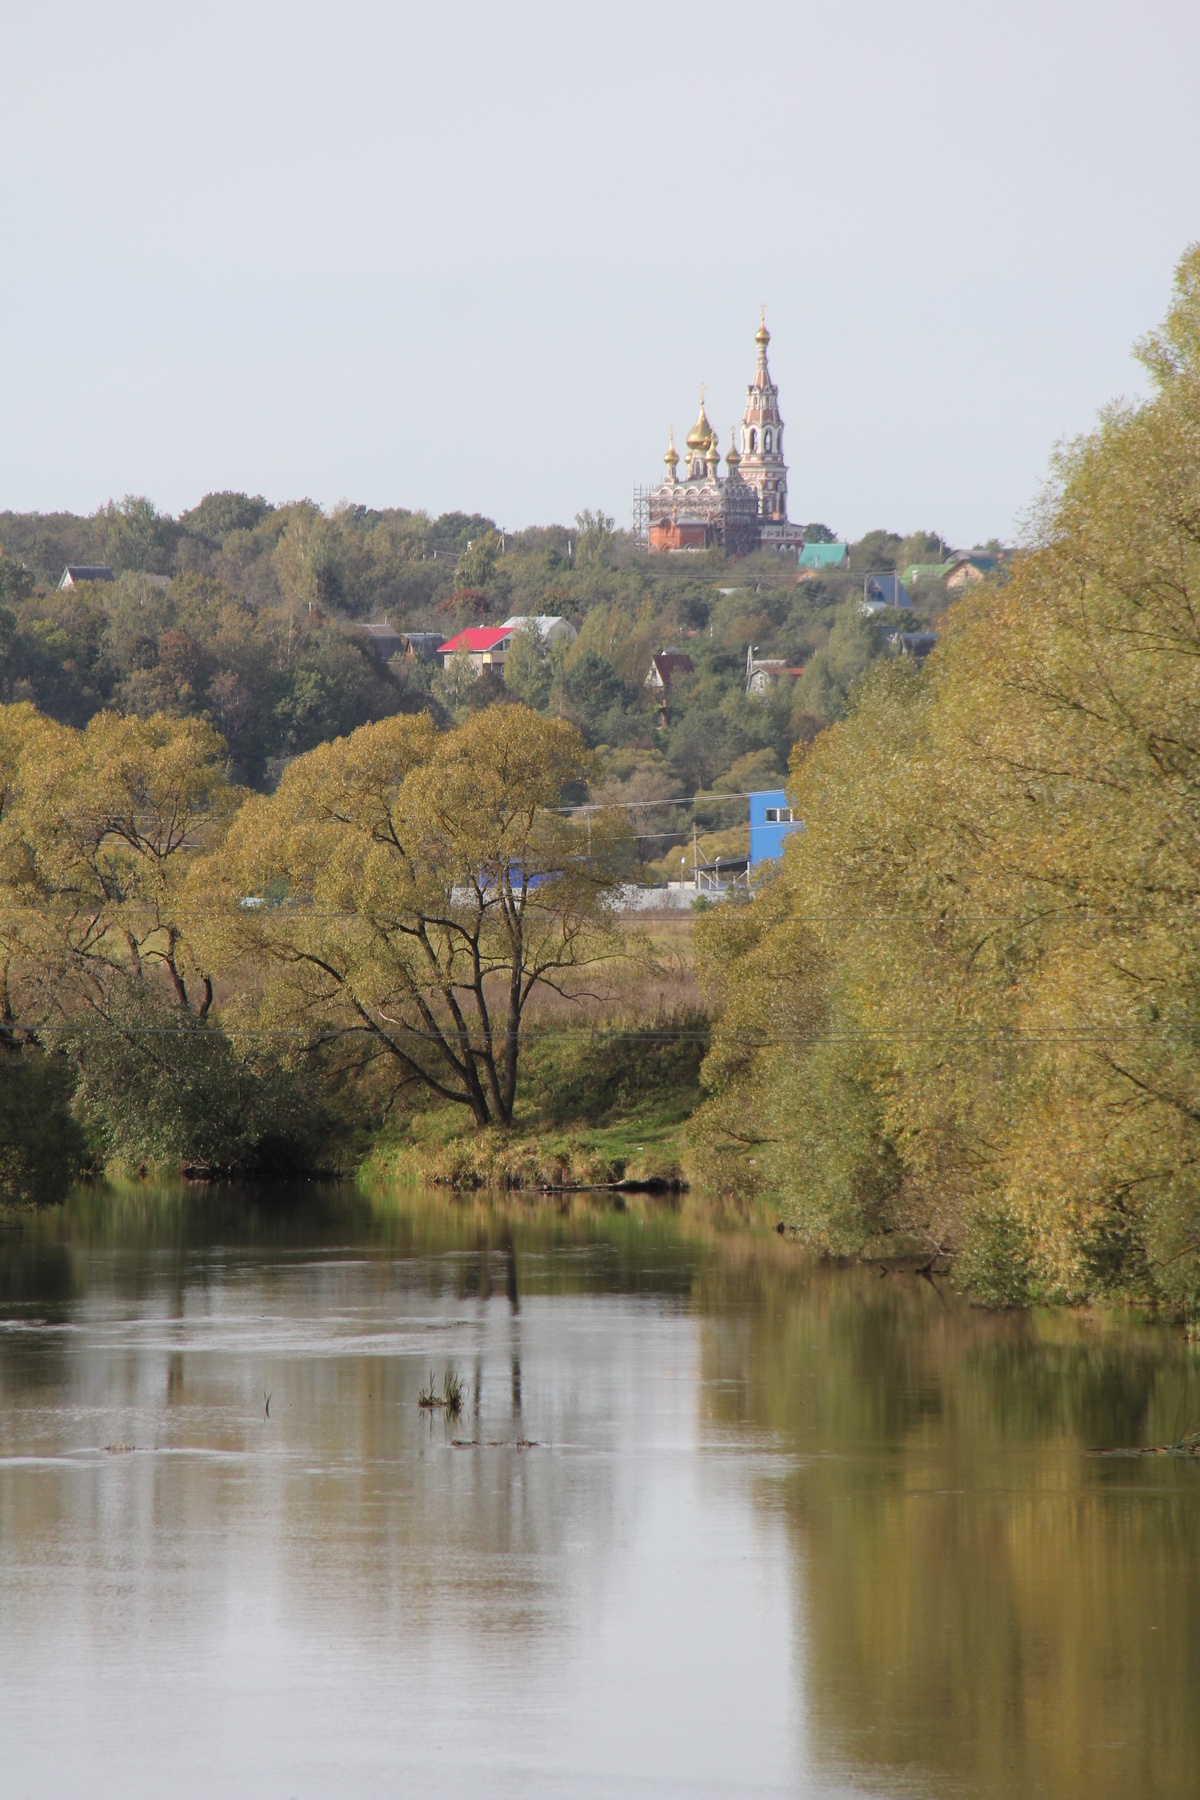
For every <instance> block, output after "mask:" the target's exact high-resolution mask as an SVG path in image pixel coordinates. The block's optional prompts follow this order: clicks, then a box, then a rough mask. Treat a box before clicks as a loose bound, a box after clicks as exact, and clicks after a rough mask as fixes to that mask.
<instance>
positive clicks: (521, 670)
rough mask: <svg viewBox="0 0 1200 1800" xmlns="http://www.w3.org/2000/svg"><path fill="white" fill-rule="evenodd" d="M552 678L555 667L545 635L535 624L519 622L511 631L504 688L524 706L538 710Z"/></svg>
mask: <svg viewBox="0 0 1200 1800" xmlns="http://www.w3.org/2000/svg"><path fill="white" fill-rule="evenodd" d="M553 681H554V670H553V666H552V664H551V661H550V653H549V651H548V649H547V647H546V640H545V638H544V637H543V636H542V634H541V632H540V630H539V629H538V627H537V626H536V625H533V624H530V625H522V626H521V628H520V630H518V631H516V632H514V633H513V640H512V643H511V644H510V646H509V651H508V655H507V657H506V658H505V660H504V685H505V687H506V688H509V689H511V691H512V692H513V693H514V694H515V695H516V696H517V699H518V700H523V701H524V702H525V705H526V706H531V707H533V709H534V710H535V711H536V712H540V711H541V710H542V709H543V708H544V707H545V706H547V705H548V704H549V700H550V689H551V686H552V685H553Z"/></svg>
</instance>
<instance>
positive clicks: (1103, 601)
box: [707, 249, 1200, 1306]
mask: <svg viewBox="0 0 1200 1800" xmlns="http://www.w3.org/2000/svg"><path fill="white" fill-rule="evenodd" d="M1141 353H1142V356H1143V360H1144V361H1145V362H1146V364H1147V366H1148V368H1149V369H1150V372H1151V374H1152V376H1153V379H1154V382H1155V390H1156V391H1155V393H1154V394H1153V396H1152V397H1151V398H1150V399H1149V400H1148V401H1147V402H1145V403H1143V404H1141V405H1136V406H1123V407H1114V408H1112V409H1110V410H1109V411H1108V412H1107V413H1106V414H1105V415H1104V416H1103V418H1102V420H1101V422H1100V424H1099V427H1098V428H1097V430H1096V431H1095V432H1093V433H1092V434H1091V435H1090V436H1088V437H1087V438H1085V439H1083V440H1082V441H1080V442H1079V443H1077V444H1075V445H1074V446H1071V447H1070V448H1069V449H1068V450H1067V451H1066V452H1065V453H1064V454H1063V455H1062V456H1061V458H1060V459H1059V461H1058V464H1057V466H1056V471H1055V480H1054V484H1053V486H1052V488H1051V490H1050V492H1049V494H1048V496H1047V499H1046V503H1045V506H1044V509H1043V514H1042V519H1041V530H1040V542H1039V543H1038V544H1037V545H1036V546H1035V547H1033V548H1032V549H1031V550H1030V551H1029V552H1028V553H1027V554H1026V555H1024V556H1023V557H1021V558H1020V559H1019V560H1018V562H1017V564H1016V566H1015V567H1014V569H1013V571H1012V574H1011V579H1009V580H1008V581H1006V582H1004V583H1002V584H998V585H995V586H993V587H991V588H990V589H987V590H985V591H984V592H982V593H980V594H978V595H976V596H973V597H971V598H970V599H967V600H965V601H963V602H962V603H960V604H959V606H957V607H956V608H954V609H953V610H952V612H951V614H950V615H949V618H948V621H947V629H946V632H945V634H944V638H943V641H942V643H941V644H939V646H938V648H937V650H936V651H935V652H934V655H933V656H932V657H931V658H930V659H929V663H928V665H927V667H926V668H925V670H924V671H921V672H916V671H914V670H912V669H911V668H908V667H896V666H892V667H890V668H883V669H878V670H875V671H872V672H870V673H868V675H867V676H866V677H865V678H864V679H863V681H862V682H861V684H860V686H859V688H858V690H857V692H856V695H855V696H854V700H853V704H852V707H851V712H850V716H849V717H848V718H847V719H846V720H845V721H844V722H843V723H841V724H839V725H837V726H835V727H834V728H833V729H832V730H830V731H829V732H827V733H825V734H824V735H823V736H822V737H821V738H819V739H818V740H817V742H816V744H815V745H814V746H813V748H812V749H811V751H810V752H809V753H808V754H807V755H806V756H805V757H804V759H803V761H802V762H800V763H799V764H798V766H797V767H796V769H795V770H794V775H793V783H792V798H793V803H794V804H795V805H796V806H797V807H798V808H799V809H800V811H801V813H802V814H803V816H804V818H805V820H806V822H807V830H806V831H805V832H804V833H803V834H797V836H796V837H795V838H794V839H793V840H792V841H791V843H790V845H789V848H788V851H787V854H786V856H785V858H784V866H783V869H782V872H781V875H780V879H779V883H778V892H777V893H776V894H775V895H774V896H773V897H772V899H771V901H770V906H771V908H773V909H774V912H775V913H776V914H779V915H781V916H782V920H783V922H782V923H781V922H779V921H778V920H777V921H776V922H772V921H771V920H769V919H767V918H766V916H765V915H764V929H763V933H762V934H761V941H760V943H759V945H758V946H757V947H756V951H755V954H756V955H757V956H758V957H759V958H760V960H761V959H762V957H763V955H764V953H765V952H769V951H770V950H771V947H772V945H777V944H778V943H779V942H780V941H781V939H780V934H781V932H782V931H784V930H785V929H791V928H794V926H795V925H796V924H798V923H799V924H803V926H804V927H805V930H806V933H807V940H806V941H809V942H810V943H811V945H812V954H813V958H814V959H815V960H811V961H810V963H809V964H808V965H807V966H808V967H810V968H811V969H812V970H813V971H815V974H814V976H813V979H815V980H816V981H817V983H818V987H819V996H820V1007H819V1010H820V1014H821V1017H820V1022H819V1023H817V1024H816V1025H814V1027H813V1028H812V1029H810V1030H808V1031H806V1032H804V1033H791V1032H790V1031H789V1029H788V1024H787V1019H786V1016H785V1013H786V1009H785V1008H784V1007H783V1003H782V1001H781V999H780V993H779V990H778V987H776V988H774V989H770V990H769V991H767V992H765V993H764V994H763V996H762V1001H761V1005H760V1009H759V1012H758V1015H757V1016H756V1019H755V1021H754V1023H755V1026H756V1029H757V1030H758V1033H759V1038H760V1047H759V1048H758V1049H754V1048H753V1046H752V1047H751V1052H750V1066H749V1068H748V1069H739V1068H738V1067H737V1066H736V1063H731V1062H730V1061H729V1058H728V1056H726V1057H725V1061H724V1062H722V1060H721V1056H720V1055H715V1056H714V1059H713V1062H712V1064H711V1070H710V1074H711V1079H712V1080H713V1082H714V1084H715V1090H716V1091H715V1097H714V1101H713V1103H712V1105H711V1106H710V1108H709V1112H708V1115H707V1116H708V1119H709V1122H710V1125H711V1126H712V1128H713V1129H714V1130H716V1131H718V1133H719V1131H720V1129H721V1121H722V1119H724V1120H726V1121H728V1120H729V1119H730V1118H732V1117H733V1116H735V1115H736V1114H737V1111H738V1100H739V1095H740V1094H742V1093H744V1094H745V1095H746V1097H747V1101H748V1105H747V1108H746V1110H745V1114H744V1119H745V1121H746V1124H745V1127H744V1128H745V1129H746V1130H747V1135H750V1131H749V1127H750V1125H753V1126H754V1127H755V1130H756V1131H757V1134H758V1136H759V1137H760V1138H761V1140H762V1148H761V1151H760V1152H758V1155H759V1157H760V1159H761V1161H762V1162H763V1163H765V1164H766V1165H767V1166H768V1167H771V1168H772V1169H773V1172H774V1174H775V1177H776V1179H777V1180H778V1182H779V1184H780V1187H781V1191H783V1192H784V1193H785V1195H786V1196H788V1197H789V1198H790V1202H791V1205H792V1207H793V1210H794V1216H795V1217H796V1218H797V1220H798V1221H799V1222H801V1223H803V1224H804V1226H805V1228H806V1229H807V1230H809V1231H810V1232H811V1233H812V1235H814V1236H815V1237H818V1238H824V1240H825V1241H835V1242H836V1243H837V1244H838V1247H850V1246H851V1245H852V1244H854V1243H855V1242H856V1241H857V1243H858V1244H859V1245H860V1246H861V1245H862V1244H864V1243H866V1242H868V1241H869V1240H871V1239H872V1238H873V1237H876V1238H877V1237H878V1236H879V1235H880V1234H883V1235H887V1234H888V1233H893V1234H894V1233H896V1232H905V1233H908V1234H909V1235H910V1236H912V1237H914V1238H916V1239H917V1240H918V1241H919V1242H921V1243H922V1244H923V1245H925V1246H926V1247H927V1248H928V1249H930V1250H931V1251H939V1250H947V1251H951V1252H957V1253H961V1256H962V1265H961V1266H962V1267H963V1268H964V1269H965V1270H966V1271H968V1272H969V1273H970V1276H971V1278H972V1279H973V1280H974V1281H975V1282H976V1283H977V1284H978V1285H979V1286H980V1287H981V1288H982V1289H983V1290H984V1291H985V1292H988V1293H990V1294H991V1295H992V1296H993V1297H995V1298H998V1299H999V1298H1013V1297H1019V1296H1020V1294H1022V1293H1034V1292H1042V1293H1045V1294H1049V1295H1055V1296H1059V1297H1079V1296H1083V1295H1087V1294H1093V1293H1097V1292H1102V1291H1105V1290H1106V1289H1121V1290H1124V1291H1130V1290H1135V1291H1139V1292H1143V1293H1152V1294H1160V1295H1167V1296H1170V1297H1172V1298H1173V1299H1174V1300H1176V1301H1177V1302H1179V1303H1180V1304H1183V1305H1187V1306H1197V1305H1200V1202H1198V1201H1197V1199H1196V1195H1197V1192H1198V1191H1200V1190H1198V1183H1197V1171H1200V1008H1198V1006H1197V998H1196V997H1197V994H1200V249H1197V250H1194V251H1192V252H1190V253H1189V255H1188V256H1187V257H1186V258H1185V259H1184V262H1183V263H1182V265H1181V267H1180V271H1179V275H1178V279H1177V284H1176V298H1175V302H1174V304H1173V306H1172V308H1171V311H1170V313H1169V315H1168V318H1167V321H1166V323H1165V325H1164V327H1163V329H1162V331H1161V332H1160V333H1157V334H1155V336H1153V337H1152V338H1151V339H1149V340H1148V341H1147V343H1146V344H1145V345H1144V346H1143V347H1142V352H1141ZM758 906H759V903H758V902H756V904H755V908H754V909H752V910H754V911H757V910H758ZM710 959H711V960H712V961H713V962H714V963H715V966H716V969H717V971H718V976H719V979H720V981H721V983H722V984H723V986H724V987H725V989H726V990H735V989H736V988H737V985H738V974H739V970H747V964H746V963H745V961H744V959H743V960H742V961H741V962H739V960H738V957H737V955H736V954H734V955H733V956H732V957H731V956H730V955H728V954H727V953H726V950H725V947H724V946H723V945H722V943H721V942H720V940H719V938H718V937H713V938H712V939H711V942H710ZM731 1016H732V1015H731ZM717 1042H718V1051H720V1049H721V1033H720V1031H719V1032H718V1040H717ZM727 1066H728V1068H729V1070H730V1073H729V1074H728V1076H727V1075H726V1073H725V1069H726V1067H727ZM718 1103H719V1104H718ZM727 1142H728V1143H729V1144H730V1146H732V1144H733V1139H732V1137H729V1136H728V1135H727ZM730 1153H732V1150H731V1152H730ZM822 1171H824V1173H822ZM831 1175H832V1177H833V1185H832V1187H831V1185H830V1179H829V1177H830V1176H831ZM835 1191H836V1193H838V1194H840V1196H841V1203H840V1204H839V1205H838V1206H837V1207H835V1208H834V1209H833V1210H832V1211H831V1208H830V1195H831V1193H834V1192H835Z"/></svg>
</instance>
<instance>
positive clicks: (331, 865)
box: [199, 705, 628, 1126]
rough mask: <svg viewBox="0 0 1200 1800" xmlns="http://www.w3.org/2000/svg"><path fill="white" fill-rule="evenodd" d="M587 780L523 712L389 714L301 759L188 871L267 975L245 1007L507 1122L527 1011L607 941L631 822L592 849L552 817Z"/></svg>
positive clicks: (563, 729) (550, 732)
mask: <svg viewBox="0 0 1200 1800" xmlns="http://www.w3.org/2000/svg"><path fill="white" fill-rule="evenodd" d="M592 773H593V769H592V759H591V758H590V756H589V755H588V753H587V751H586V749H585V747H584V745H583V743H582V740H581V739H580V737H579V735H578V733H577V732H576V731H574V730H573V729H572V728H571V727H570V726H569V725H567V724H565V723H564V722H562V721H561V720H554V719H545V718H540V717H538V716H537V715H536V714H534V713H531V712H529V711H528V710H527V709H526V708H524V707H522V706H518V705H506V706H498V707H494V708H491V709H489V710H488V711H486V712H481V713H478V714H476V715H474V716H472V717H470V718H469V719H468V721H467V722H466V724H464V725H463V726H461V727H460V728H459V729H458V730H455V731H451V732H448V733H443V734H439V733H438V732H437V731H436V730H435V728H434V725H433V723H432V721H431V720H430V719H429V718H428V716H425V715H422V716H421V717H418V718H412V717H406V718H394V719H388V720H384V721H381V722H380V723H378V724H375V725H368V726H364V727H362V728H360V729H359V730H358V731H356V732H354V733H353V734H352V735H351V736H350V737H348V738H344V739H340V740H338V741H337V742H334V743H331V744H325V745H322V746H321V747H320V748H318V749H316V750H313V751H311V752H310V753H309V754H308V755H307V756H304V757H300V758H298V759H297V760H296V761H295V762H294V763H292V764H291V766H290V767H289V768H288V769H287V770H286V772H285V774H284V776H283V779H282V781H281V782H280V785H279V788H278V790H277V792H276V793H275V794H274V795H272V796H270V797H269V798H266V797H254V798H252V799H250V800H249V801H248V802H247V804H246V806H245V807H244V808H243V809H242V811H241V813H240V814H239V816H238V818H237V820H236V822H235V823H234V825H233V827H232V830H231V832H230V835H229V838H228V841H227V843H226V845H225V847H224V849H223V850H222V852H221V854H220V856H219V857H217V858H216V859H214V862H213V864H212V867H211V869H210V870H209V871H206V872H204V874H203V875H202V876H200V877H199V879H200V882H201V887H202V888H203V890H204V891H205V892H209V893H219V894H220V895H221V896H222V897H223V903H224V908H225V924H224V927H223V930H224V945H225V954H226V957H227V958H231V959H232V960H234V961H237V962H238V963H239V964H240V965H241V966H251V965H252V966H254V967H256V968H258V969H259V970H261V971H262V972H263V976H262V986H261V990H260V991H258V992H256V993H255V994H253V995H249V994H247V995H246V996H244V997H243V1001H242V1004H243V1005H245V1006H249V1007H250V1008H251V1009H252V1010H253V1012H254V1014H255V1016H256V1017H262V1018H265V1019H266V1020H267V1021H268V1022H269V1023H270V1024H271V1026H272V1027H273V1028H274V1029H277V1030H283V1031H293V1032H296V1033H297V1034H298V1035H299V1036H301V1037H303V1038H304V1039H305V1041H307V1042H308V1043H310V1044H312V1045H314V1046H316V1045H323V1046H330V1045H340V1046H342V1047H343V1049H346V1050H347V1051H348V1053H349V1054H350V1055H351V1056H352V1058H353V1059H354V1061H355V1066H357V1067H376V1068H378V1067H379V1066H381V1065H383V1066H385V1067H386V1068H387V1069H389V1070H390V1071H392V1076H393V1079H394V1081H395V1082H396V1083H397V1085H399V1086H401V1087H403V1086H409V1085H413V1084H415V1085H416V1086H418V1087H421V1088H424V1089H425V1090H427V1091H428V1092H429V1093H431V1094H433V1095H435V1096H437V1097H438V1098H439V1099H441V1100H443V1101H447V1102H452V1103H455V1104H458V1105H462V1106H464V1107H466V1108H468V1109H469V1110H470V1112H471V1115H472V1117H473V1119H474V1121H475V1123H476V1125H477V1126H485V1125H488V1124H493V1123H494V1124H500V1125H508V1124H510V1123H511V1122H512V1118H513V1108H514V1104H515V1101H516V1095H517V1077H518V1067H519V1060H520V1053H521V1034H522V1026H523V1023H524V1020H525V1017H526V1013H527V1009H528V1007H529V1004H530V1002H531V1000H532V999H533V998H534V996H535V995H537V994H538V993H539V991H544V990H553V991H555V992H557V993H559V994H566V995H573V994H577V993H578V992H579V991H580V990H581V988H582V986H583V985H584V983H585V982H586V978H587V972H588V970H589V969H591V968H592V967H593V966H594V965H595V964H597V963H598V962H601V961H603V960H605V959H607V958H610V957H612V956H613V955H614V954H616V953H617V951H618V948H619V943H618V939H617V937H616V934H615V932H614V929H613V924H612V919H611V912H610V908H611V902H612V898H613V893H614V889H615V886H616V885H617V882H618V879H619V875H618V867H619V860H620V858H619V854H618V853H619V852H621V851H624V849H625V848H626V843H627V836H628V833H627V829H626V828H625V827H624V825H623V823H622V822H618V821H617V820H616V819H613V818H610V817H607V816H605V815H600V816H599V817H598V818H596V819H595V820H594V821H593V823H592V826H591V840H590V853H589V843H588V836H587V829H586V827H584V826H581V825H580V824H578V823H577V822H576V821H574V820H573V819H572V818H570V817H569V816H568V814H567V813H566V812H565V810H564V808H563V795H564V789H565V788H566V787H567V785H568V784H571V783H577V782H580V781H583V780H586V779H587V778H588V777H589V775H591V774H592Z"/></svg>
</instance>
